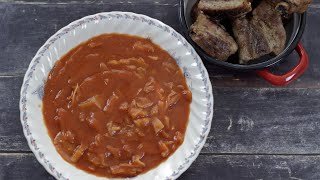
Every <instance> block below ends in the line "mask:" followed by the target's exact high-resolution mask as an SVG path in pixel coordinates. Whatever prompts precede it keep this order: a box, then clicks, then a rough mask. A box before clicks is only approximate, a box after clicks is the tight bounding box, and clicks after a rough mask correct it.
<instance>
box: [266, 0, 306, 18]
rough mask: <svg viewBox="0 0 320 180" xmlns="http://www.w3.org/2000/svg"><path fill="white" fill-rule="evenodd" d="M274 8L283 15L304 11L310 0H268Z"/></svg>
mask: <svg viewBox="0 0 320 180" xmlns="http://www.w3.org/2000/svg"><path fill="white" fill-rule="evenodd" d="M269 1H271V2H272V3H273V4H274V5H275V8H276V9H277V10H278V11H279V12H280V13H281V14H283V15H286V14H292V13H304V12H305V11H306V10H307V9H308V6H309V5H310V4H311V3H312V0H269Z"/></svg>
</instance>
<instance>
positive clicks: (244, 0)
mask: <svg viewBox="0 0 320 180" xmlns="http://www.w3.org/2000/svg"><path fill="white" fill-rule="evenodd" d="M311 2H312V0H259V1H258V0H257V1H251V0H239V1H238V0H237V1H236V0H200V1H198V3H196V4H195V5H194V7H193V11H192V13H193V14H192V15H191V17H193V19H194V23H193V24H192V25H191V27H190V37H191V39H192V40H193V41H194V42H195V43H196V44H197V45H198V46H199V47H200V48H201V49H202V50H204V51H205V52H206V53H207V54H208V55H210V56H212V57H214V58H217V59H218V60H221V61H229V60H230V58H232V59H235V56H234V54H238V62H239V64H248V63H249V62H250V61H252V60H255V59H258V58H260V57H262V56H265V55H273V56H274V55H279V54H281V53H282V52H283V50H284V49H285V44H286V40H287V37H286V31H285V28H284V24H283V18H284V17H287V14H292V13H303V12H304V11H306V10H307V7H308V5H309V4H310V3H311ZM233 38H234V39H235V41H234V40H233Z"/></svg>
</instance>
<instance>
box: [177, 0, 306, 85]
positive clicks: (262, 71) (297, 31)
mask: <svg viewBox="0 0 320 180" xmlns="http://www.w3.org/2000/svg"><path fill="white" fill-rule="evenodd" d="M197 1H198V0H180V21H181V24H182V26H183V31H184V34H185V37H186V39H187V40H188V41H189V43H190V44H191V45H192V46H193V47H194V48H195V50H196V51H197V52H198V53H199V55H200V56H201V57H202V59H204V60H206V61H208V62H210V63H213V64H216V65H219V66H222V67H224V68H228V69H232V70H238V71H253V70H254V71H256V72H257V74H258V75H259V76H261V77H262V78H264V79H265V80H267V81H268V82H270V83H271V84H274V85H278V86H281V85H287V84H289V83H290V82H292V81H294V80H295V79H297V78H298V77H299V76H301V75H302V74H303V72H304V71H305V70H306V69H307V67H308V64H309V59H308V55H307V53H306V51H305V49H304V48H303V46H302V44H301V43H299V42H300V40H301V37H302V35H303V32H304V29H305V26H306V13H304V14H294V15H293V17H292V18H291V19H290V21H289V22H288V23H286V25H285V29H286V33H287V42H286V48H285V50H284V51H283V52H282V53H281V54H280V55H278V56H276V57H274V56H264V57H262V58H259V59H257V60H253V61H251V62H250V64H248V65H242V64H234V63H231V62H229V61H220V60H217V59H216V58H213V57H211V56H210V55H208V54H207V53H206V52H204V51H203V50H202V49H201V48H200V47H199V46H198V45H197V44H196V43H195V42H193V41H192V39H191V38H190V36H189V27H190V26H191V23H192V20H191V11H192V7H193V6H194V4H195V3H197ZM293 50H296V51H297V52H298V54H299V56H300V62H299V64H298V65H297V66H296V67H295V68H294V69H292V70H291V71H289V72H288V73H287V74H285V75H281V76H278V75H274V74H272V73H270V71H269V70H268V67H270V66H272V65H275V64H277V63H279V62H281V61H284V60H286V57H288V56H289V55H290V54H291V53H292V51H293Z"/></svg>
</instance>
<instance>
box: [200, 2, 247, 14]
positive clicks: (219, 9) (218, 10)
mask: <svg viewBox="0 0 320 180" xmlns="http://www.w3.org/2000/svg"><path fill="white" fill-rule="evenodd" d="M198 8H199V10H201V11H203V12H205V13H208V14H210V15H213V16H216V15H218V16H221V14H225V15H227V16H229V17H240V16H243V15H245V14H247V13H248V12H250V11H251V10H252V7H251V0H200V1H199V4H198Z"/></svg>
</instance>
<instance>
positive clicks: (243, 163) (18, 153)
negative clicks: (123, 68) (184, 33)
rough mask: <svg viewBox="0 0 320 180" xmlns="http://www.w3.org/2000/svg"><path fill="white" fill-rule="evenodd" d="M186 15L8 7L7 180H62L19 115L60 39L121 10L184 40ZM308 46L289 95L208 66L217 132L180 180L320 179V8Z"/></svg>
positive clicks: (110, 4)
mask: <svg viewBox="0 0 320 180" xmlns="http://www.w3.org/2000/svg"><path fill="white" fill-rule="evenodd" d="M178 8H179V5H178V0H130V1H129V0H117V1H109V0H79V1H75V0H26V1H24V0H22V1H20V0H19V1H15V0H0V102H1V103H0V180H9V179H14V180H20V179H32V180H38V179H54V178H53V177H51V176H50V175H49V174H48V173H47V172H46V171H45V169H44V168H43V167H42V166H41V165H40V164H39V163H38V162H37V160H36V159H35V157H34V155H33V154H32V152H31V151H30V149H29V147H28V145H27V142H26V140H25V138H24V136H23V132H22V127H21V124H20V117H19V108H18V107H19V93H20V87H21V84H22V80H23V76H24V73H25V71H26V70H27V67H28V64H29V63H30V61H31V59H32V58H33V56H34V55H35V53H36V51H37V50H38V49H39V47H40V46H41V45H42V44H43V43H44V42H45V41H46V40H47V39H48V38H49V37H50V36H51V35H52V34H54V33H55V32H56V31H57V30H59V29H60V28H62V27H64V26H65V25H67V24H68V23H70V22H72V21H74V20H76V19H79V18H81V17H83V16H86V15H90V14H94V13H98V12H103V11H114V10H118V11H132V12H136V13H142V14H146V15H148V16H151V17H154V18H156V19H159V20H161V21H163V22H164V23H166V24H168V25H170V26H172V27H173V28H174V29H176V30H177V31H178V32H181V27H180V24H179V18H178ZM302 42H303V44H304V46H305V48H306V49H307V51H308V54H309V57H310V67H309V69H308V71H307V72H306V73H305V74H304V75H303V76H302V77H301V78H300V79H298V80H297V81H296V82H295V83H293V84H291V85H289V86H287V87H281V88H280V87H273V86H271V85H269V84H268V83H266V82H265V81H263V80H261V79H260V78H259V77H257V76H256V75H255V74H254V73H245V74H244V73H237V72H232V71H228V70H224V69H221V68H219V67H216V66H214V65H210V64H208V63H206V67H207V69H208V71H209V74H210V79H211V82H212V85H213V93H214V98H215V106H214V117H213V121H212V127H211V132H210V134H209V136H208V139H207V143H206V144H205V146H204V148H203V149H202V152H201V154H200V155H199V157H198V158H197V160H196V161H195V162H194V163H193V165H192V166H191V167H190V169H189V170H187V171H186V172H185V173H184V174H183V175H182V176H181V178H180V179H223V180H225V179H237V180H238V179H244V180H248V179H263V180H265V179H271V180H276V179H292V180H297V179H314V180H317V179H320V79H319V78H320V71H319V69H320V59H319V58H320V53H319V52H320V51H319V48H320V2H319V1H318V0H314V3H313V4H312V5H311V7H310V9H309V11H308V25H307V27H306V30H305V33H304V36H303V39H302ZM288 59H289V60H288V61H286V62H283V63H281V64H279V65H277V66H275V67H274V68H273V71H274V72H279V73H281V72H286V71H287V70H289V69H290V68H292V67H294V65H295V64H296V63H297V55H296V54H292V55H291V56H290V57H289V58H288Z"/></svg>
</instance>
